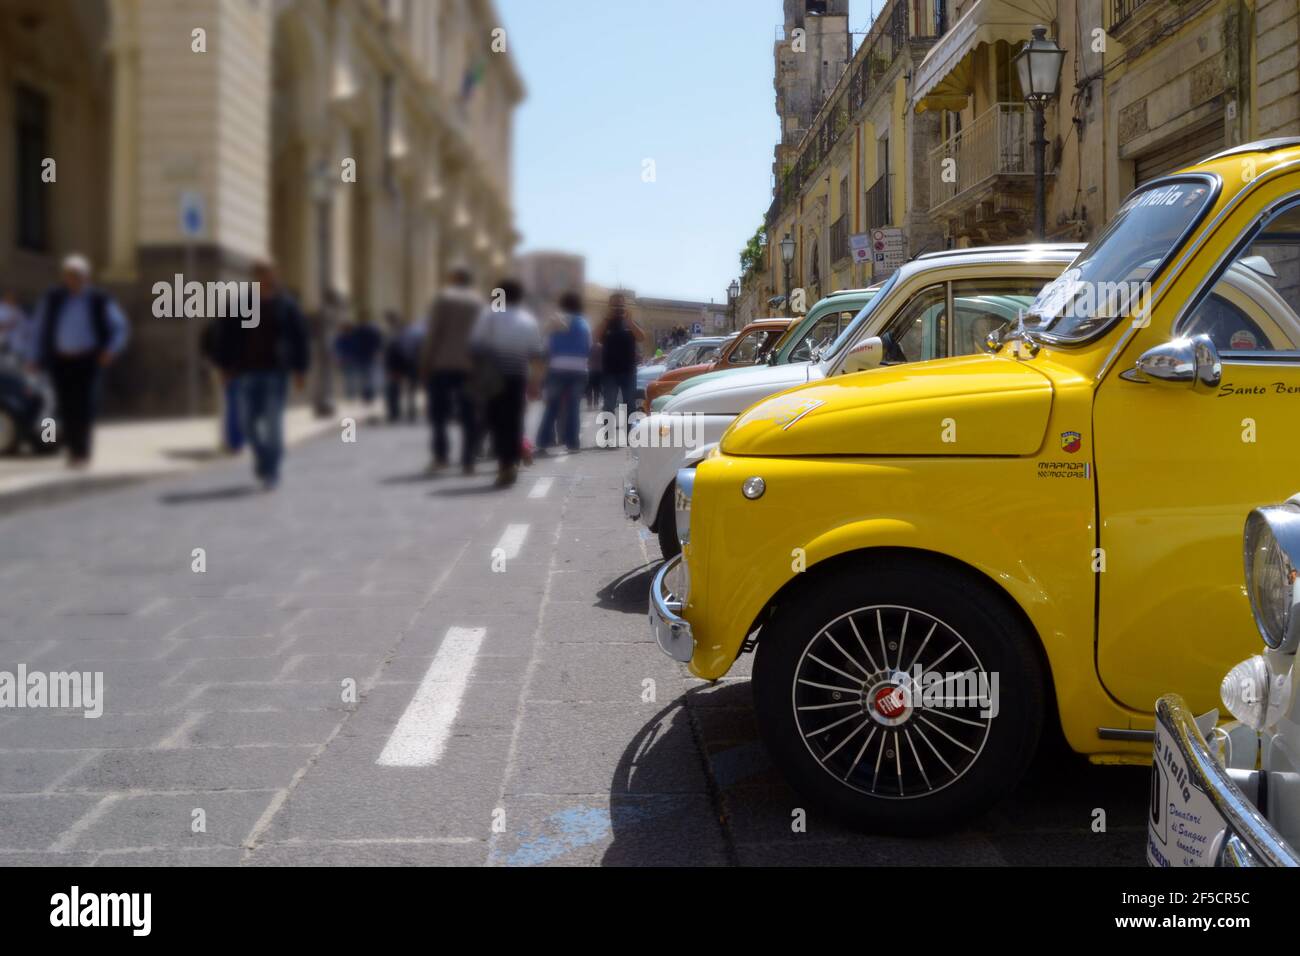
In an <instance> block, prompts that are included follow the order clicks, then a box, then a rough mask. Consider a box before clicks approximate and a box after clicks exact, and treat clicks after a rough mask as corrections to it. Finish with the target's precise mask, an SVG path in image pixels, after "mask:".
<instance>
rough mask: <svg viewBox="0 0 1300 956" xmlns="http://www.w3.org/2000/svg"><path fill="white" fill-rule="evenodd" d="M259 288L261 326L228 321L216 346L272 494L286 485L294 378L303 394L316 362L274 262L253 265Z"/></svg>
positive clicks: (258, 467) (235, 318)
mask: <svg viewBox="0 0 1300 956" xmlns="http://www.w3.org/2000/svg"><path fill="white" fill-rule="evenodd" d="M253 281H255V282H257V283H259V286H260V289H259V309H258V321H257V323H256V324H255V325H245V322H246V320H245V319H241V318H240V317H239V316H237V315H235V316H228V317H226V318H224V319H222V322H221V326H220V334H219V337H218V341H217V344H216V353H217V364H218V365H220V367H221V371H222V375H223V377H224V378H225V379H226V380H228V381H229V380H231V379H233V380H234V381H235V383H236V385H235V388H234V394H235V396H236V399H237V401H238V403H239V414H240V422H241V425H242V430H243V433H244V436H245V438H246V439H247V440H248V443H249V444H250V445H252V446H253V470H254V473H255V474H256V475H257V478H258V480H259V481H260V482H261V483H262V486H263V487H264V488H265V489H266V490H268V491H270V490H272V489H273V488H275V486H276V485H277V484H278V483H279V481H280V461H281V459H283V457H284V409H285V404H286V402H287V401H288V395H289V376H290V375H292V376H293V384H294V390H295V391H302V388H303V383H304V381H305V378H306V374H307V366H308V363H309V361H310V359H309V355H310V352H309V351H308V341H307V323H306V322H305V321H304V320H303V317H302V313H301V312H300V311H299V310H298V303H296V302H295V301H294V300H293V298H292V297H290V296H289V295H288V294H287V293H286V292H284V291H283V290H282V289H281V288H280V285H279V281H278V280H277V278H276V275H275V267H274V266H273V265H272V264H271V263H270V262H265V261H261V262H257V263H254V265H253Z"/></svg>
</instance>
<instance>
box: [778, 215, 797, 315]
mask: <svg viewBox="0 0 1300 956" xmlns="http://www.w3.org/2000/svg"><path fill="white" fill-rule="evenodd" d="M781 259H782V261H784V262H785V304H786V311H787V312H789V311H790V309H789V305H790V263H791V262H793V261H794V240H793V239H791V238H790V233H788V232H787V233H786V234H785V238H784V239H782V240H781Z"/></svg>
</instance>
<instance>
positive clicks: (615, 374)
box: [597, 293, 645, 415]
mask: <svg viewBox="0 0 1300 956" xmlns="http://www.w3.org/2000/svg"><path fill="white" fill-rule="evenodd" d="M597 338H599V339H600V343H601V369H600V377H601V386H602V388H603V389H604V392H605V411H606V412H611V413H613V412H616V411H617V409H618V406H619V405H620V404H622V405H624V406H626V409H627V411H626V413H625V414H628V415H630V414H631V413H632V411H633V409H635V408H636V345H637V343H638V342H641V341H644V339H645V332H644V331H643V330H642V328H641V326H639V325H637V324H636V322H634V321H632V317H631V316H630V315H629V314H628V311H627V300H626V299H625V298H624V297H623V296H622V295H621V294H618V293H615V294H614V295H612V296H610V297H609V314H608V315H606V316H605V321H604V322H603V323H602V324H601V327H600V331H599V333H598V335H597Z"/></svg>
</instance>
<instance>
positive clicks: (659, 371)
mask: <svg viewBox="0 0 1300 956" xmlns="http://www.w3.org/2000/svg"><path fill="white" fill-rule="evenodd" d="M728 338H729V337H728V336H725V335H709V336H700V337H698V338H694V339H691V340H690V341H689V342H686V343H685V344H683V345H679V346H677V348H675V349H673V350H672V351H671V352H669V353H668V355H667V356H666V357H665V358H664V360H663V361H662V362H646V363H645V364H644V365H641V366H638V367H637V370H636V394H637V398H638V399H644V398H645V390H646V386H647V385H649V384H650V383H651V382H653V381H654V380H655V379H657V378H658V377H659V376H661V375H663V374H664V373H665V372H671V371H673V370H674V369H678V368H681V367H682V366H683V365H694V364H696V363H697V362H707V361H711V360H712V359H713V357H714V356H715V355H717V354H718V349H720V348H722V346H723V345H725V344H726V342H727V339H728Z"/></svg>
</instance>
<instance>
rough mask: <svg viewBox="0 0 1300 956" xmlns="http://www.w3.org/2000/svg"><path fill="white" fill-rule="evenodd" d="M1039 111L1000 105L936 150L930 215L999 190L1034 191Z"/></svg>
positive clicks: (951, 210)
mask: <svg viewBox="0 0 1300 956" xmlns="http://www.w3.org/2000/svg"><path fill="white" fill-rule="evenodd" d="M1033 125H1034V118H1033V112H1032V111H1031V110H1030V109H1029V107H1028V106H1027V105H1026V104H1024V103H997V104H994V105H993V106H992V107H990V108H989V109H987V110H985V111H984V112H983V113H981V114H980V115H979V116H977V117H976V118H975V121H974V122H972V123H971V124H970V125H969V126H967V127H966V128H965V129H963V130H962V131H961V132H959V133H957V134H956V135H954V136H952V137H950V138H949V139H947V140H945V141H944V142H942V143H940V144H939V145H938V146H936V147H935V148H934V149H932V150H931V151H930V211H931V212H932V213H936V212H937V213H941V214H952V213H955V212H957V211H958V210H960V209H961V208H962V207H964V206H965V205H967V204H968V203H971V202H976V201H978V200H979V199H981V198H983V197H985V196H986V195H987V194H988V192H989V191H990V190H992V189H993V188H994V187H997V186H1001V187H1006V188H1009V189H1012V190H1014V189H1017V188H1020V187H1025V188H1032V186H1033V181H1034V154H1033V144H1032V137H1033V133H1032V130H1033Z"/></svg>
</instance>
